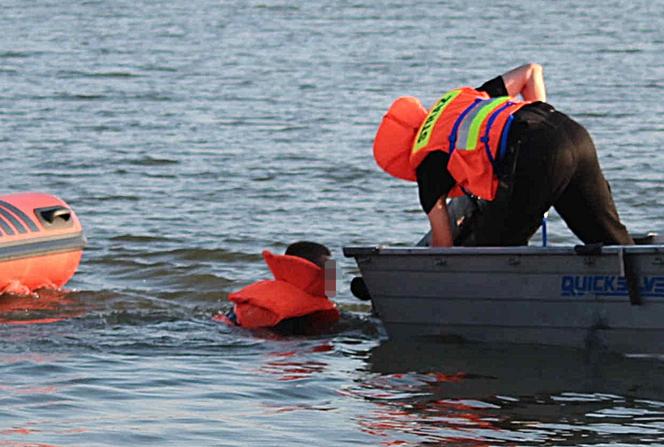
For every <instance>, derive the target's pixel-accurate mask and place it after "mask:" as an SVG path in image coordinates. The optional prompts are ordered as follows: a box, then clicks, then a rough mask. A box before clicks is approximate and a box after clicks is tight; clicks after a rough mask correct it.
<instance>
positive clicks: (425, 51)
mask: <svg viewBox="0 0 664 447" xmlns="http://www.w3.org/2000/svg"><path fill="white" fill-rule="evenodd" d="M0 10H1V11H2V12H1V13H0V30H1V33H0V153H1V154H2V158H3V163H2V165H3V172H5V174H4V175H3V176H1V177H0V193H3V194H4V193H10V192H17V191H30V190H32V191H43V192H49V193H52V194H56V195H58V196H60V197H61V198H63V199H64V200H65V201H67V202H68V203H69V204H70V205H71V206H72V207H73V208H74V209H75V210H76V212H77V213H78V215H79V217H80V219H81V221H82V223H83V225H84V228H85V231H86V235H87V237H88V239H89V244H88V246H87V248H86V250H85V254H84V258H83V261H82V263H81V266H80V269H79V271H78V273H77V274H76V276H75V277H74V279H73V280H72V281H71V282H70V284H69V285H68V287H69V289H71V292H70V293H68V294H66V295H64V296H63V297H62V300H61V302H60V305H59V306H56V307H55V308H53V309H47V310H42V311H39V312H27V311H20V310H19V311H16V312H14V313H13V314H11V315H4V316H3V318H5V319H15V320H19V321H20V320H25V319H29V318H34V317H62V318H64V320H63V321H60V322H56V323H52V324H41V325H25V324H11V325H9V324H5V325H0V377H2V382H1V383H0V446H12V447H14V446H47V445H48V446H71V445H80V446H102V445H103V446H137V445H173V446H185V445H186V446H190V445H196V446H249V445H251V446H264V445H265V446H269V445H279V446H283V445H287V446H297V445H303V446H304V445H306V446H309V445H312V444H314V445H318V446H340V445H370V446H435V445H460V446H485V445H623V446H626V445H648V444H650V445H663V444H664V387H663V384H664V381H663V380H662V378H663V377H664V375H663V372H664V360H662V359H658V358H626V357H620V356H613V355H609V354H606V355H604V354H594V353H587V352H579V351H574V350H565V349H560V348H544V347H538V348H530V347H515V346H448V345H432V344H426V343H416V342H394V341H388V340H387V339H386V337H385V335H384V331H383V329H382V327H381V325H380V322H379V321H375V320H374V319H373V318H372V317H371V314H370V308H369V307H368V306H367V305H366V304H364V303H360V302H358V301H356V300H355V299H354V298H353V297H352V296H351V295H350V293H349V291H348V283H349V281H350V279H351V278H352V276H353V274H354V273H355V271H356V270H355V266H354V264H353V262H352V261H351V260H348V259H344V258H343V257H342V254H341V247H342V246H344V245H366V244H379V243H380V244H410V243H413V242H415V241H417V240H418V239H419V237H420V236H421V234H422V233H423V232H424V231H426V229H427V221H426V217H425V216H424V215H423V213H421V211H420V209H419V204H418V201H417V191H416V188H415V187H414V185H413V184H410V183H407V182H400V181H398V180H396V179H392V178H390V177H389V176H387V175H386V174H384V173H382V172H381V171H380V170H379V169H378V168H377V167H376V166H375V164H374V162H373V159H372V155H371V143H372V139H373V136H374V133H375V129H376V126H377V124H378V123H379V121H380V119H381V116H382V114H383V113H384V111H385V109H386V108H387V106H388V105H389V104H390V102H391V101H392V100H393V99H394V98H395V97H397V96H399V95H404V94H412V95H417V96H419V97H421V98H422V99H423V101H424V102H425V103H426V104H431V102H432V101H434V100H435V99H436V98H437V97H438V96H439V95H440V94H441V93H442V92H443V91H444V90H445V89H448V88H451V87H455V86H458V85H462V84H464V85H466V84H469V85H479V84H481V83H482V82H484V81H485V80H487V79H489V78H492V77H494V76H495V75H497V74H500V73H502V72H504V71H506V70H508V69H510V68H512V67H514V66H516V65H518V64H521V63H523V62H528V61H535V62H539V63H541V64H543V65H544V67H545V76H546V80H547V83H548V92H549V101H550V102H551V103H553V104H554V105H555V106H556V107H558V108H559V109H560V110H562V111H564V112H567V113H568V114H570V115H572V116H573V117H575V118H577V119H578V120H579V121H580V122H581V123H583V124H584V125H585V126H586V127H587V128H588V129H589V130H590V132H591V134H592V135H593V136H594V138H595V140H596V143H597V146H598V151H599V156H600V161H601V164H602V166H603V168H604V171H605V174H606V177H607V178H608V180H609V181H610V182H611V185H612V188H613V191H614V195H615V200H616V203H617V206H618V209H619V211H620V213H621V216H622V218H623V220H624V221H625V223H626V224H627V225H628V226H629V227H630V229H631V230H632V231H639V232H640V231H649V230H658V229H659V230H660V231H661V230H663V229H664V225H662V222H663V221H664V219H663V218H664V211H663V210H664V177H663V176H662V173H661V172H662V167H663V166H664V155H662V152H661V144H662V143H663V142H664V124H663V123H662V116H664V101H662V99H663V97H664V62H663V61H664V59H663V58H662V56H663V55H664V16H663V15H662V13H661V11H662V4H661V3H660V2H657V1H655V2H652V1H645V0H636V1H633V2H618V1H614V0H608V1H606V0H605V1H586V2H577V3H576V4H575V5H572V4H571V3H570V2H550V1H540V0H536V1H529V2H521V3H519V4H518V5H516V4H514V2H506V1H497V2H491V4H490V5H488V4H487V2H480V1H474V0H471V1H458V0H454V1H451V2H445V3H443V2H433V1H422V2H416V3H413V2H400V1H395V0H375V1H372V0H353V1H339V2H329V1H320V0H312V1H304V0H302V1H286V0H284V1H278V0H264V1H254V0H247V1H223V0H222V1H211V0H197V1H193V2H191V1H183V0H170V1H163V0H133V1H125V0H113V1H101V0H99V1H95V0H89V1H83V0H73V1H65V2H62V1H54V0H35V1H30V2H25V1H19V0H0ZM549 232H550V240H551V241H552V242H553V243H556V244H566V243H575V242H576V240H575V239H574V238H573V236H571V234H570V233H569V231H568V230H567V229H566V228H565V226H564V224H563V223H561V221H560V219H559V218H557V217H556V216H555V215H554V216H552V217H551V226H550V229H549ZM299 239H310V240H316V241H320V242H323V243H325V244H327V245H328V246H330V247H331V248H332V249H333V251H334V254H335V256H336V257H337V259H338V260H339V264H340V267H341V271H342V276H341V278H340V281H339V285H338V290H339V292H338V296H337V298H336V300H337V302H338V303H339V305H340V307H341V309H342V311H343V314H344V316H343V321H342V324H341V325H340V326H341V327H340V329H339V331H338V332H337V333H335V334H332V335H329V336H324V337H317V338H276V337H274V336H270V334H267V333H251V332H247V331H243V330H236V329H231V328H229V327H226V326H224V325H221V324H217V323H215V322H213V321H212V320H211V317H212V316H213V315H214V314H215V313H217V312H218V311H219V310H226V309H228V308H229V307H230V306H229V303H228V301H227V299H226V297H227V294H228V293H229V292H231V291H233V290H237V289H238V288H240V287H242V286H244V285H246V284H248V283H250V282H252V281H254V280H256V279H260V278H264V277H267V269H266V267H265V266H264V264H263V262H262V259H261V257H260V251H261V250H262V249H264V248H269V249H271V250H274V251H277V252H281V251H283V249H284V248H285V247H286V245H287V244H288V243H290V242H292V241H295V240H299ZM533 243H537V237H536V238H535V240H534V241H533ZM0 299H6V298H3V297H0Z"/></svg>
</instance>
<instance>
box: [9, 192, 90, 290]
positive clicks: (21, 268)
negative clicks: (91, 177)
mask: <svg viewBox="0 0 664 447" xmlns="http://www.w3.org/2000/svg"><path fill="white" fill-rule="evenodd" d="M85 242H86V241H85V236H84V235H83V229H82V227H81V224H80V222H79V220H78V218H77V216H76V214H75V213H74V211H73V210H72V209H71V208H70V207H69V206H68V205H67V204H66V203H65V202H63V201H62V200H61V199H59V198H58V197H56V196H53V195H49V194H42V193H17V194H9V195H3V196H0V293H14V294H26V293H30V292H33V291H35V290H37V289H42V288H51V289H57V288H61V287H62V286H64V285H65V284H66V283H67V282H68V281H69V280H70V279H71V277H72V276H73V275H74V273H75V272H76V269H77V268H78V265H79V263H80V260H81V256H82V250H83V247H84V246H85Z"/></svg>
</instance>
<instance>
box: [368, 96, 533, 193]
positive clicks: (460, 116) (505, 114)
mask: <svg viewBox="0 0 664 447" xmlns="http://www.w3.org/2000/svg"><path fill="white" fill-rule="evenodd" d="M526 104H528V103H527V102H523V101H516V100H514V99H513V98H511V97H509V96H501V97H497V98H491V97H489V95H488V94H486V93H484V92H480V91H477V90H475V89H472V88H470V87H461V88H458V89H455V90H451V91H449V92H447V93H445V94H444V95H443V96H442V97H441V98H440V99H439V100H438V101H437V102H436V103H435V104H434V105H433V107H432V108H431V109H430V110H429V112H428V113H424V112H423V110H424V108H423V107H422V105H421V103H420V102H419V100H417V98H412V97H402V98H399V99H397V100H396V101H395V102H394V103H393V104H392V106H391V107H390V109H389V110H388V112H387V114H386V115H385V117H384V118H383V121H382V122H381V125H380V127H379V128H378V133H377V134H376V139H375V140H374V157H375V158H376V161H377V162H378V164H379V165H380V166H381V167H382V168H383V169H384V170H385V171H387V172H388V173H389V174H391V175H393V176H395V177H398V178H402V179H406V180H416V175H415V170H416V169H417V167H418V166H419V165H420V163H422V161H423V160H424V158H425V157H426V156H427V155H428V154H430V153H431V152H433V151H443V152H446V153H448V154H449V155H450V159H449V162H448V165H447V170H448V171H449V173H450V174H451V175H452V177H454V179H455V180H456V181H457V184H456V185H455V187H454V188H453V189H452V190H451V191H450V193H449V196H450V197H456V196H460V195H463V194H464V192H468V193H471V194H473V195H475V196H478V197H480V198H482V199H485V200H492V199H494V197H495V195H496V190H497V187H498V178H497V177H496V175H495V172H494V165H495V164H496V163H497V162H499V161H500V160H501V159H502V156H503V155H504V152H505V150H506V146H507V135H508V131H509V126H510V125H511V120H512V117H513V114H514V113H515V112H516V111H517V110H518V109H520V108H521V107H523V106H524V105H526Z"/></svg>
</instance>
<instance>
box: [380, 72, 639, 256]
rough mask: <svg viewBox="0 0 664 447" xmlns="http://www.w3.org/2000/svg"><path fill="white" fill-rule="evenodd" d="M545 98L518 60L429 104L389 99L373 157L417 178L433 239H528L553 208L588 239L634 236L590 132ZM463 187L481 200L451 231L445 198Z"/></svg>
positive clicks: (623, 240) (614, 240)
mask: <svg viewBox="0 0 664 447" xmlns="http://www.w3.org/2000/svg"><path fill="white" fill-rule="evenodd" d="M519 95H520V96H521V97H522V98H523V100H517V99H515V97H516V96H519ZM544 101H546V89H545V86H544V77H543V75H542V67H541V66H540V65H538V64H526V65H522V66H520V67H517V68H515V69H513V70H510V71H508V72H507V73H505V74H503V75H502V76H498V77H496V78H494V79H491V80H490V81H487V82H485V83H484V84H483V85H481V86H480V87H477V88H471V87H462V88H458V89H455V90H451V91H449V92H447V93H445V94H444V95H443V96H442V97H441V98H440V100H438V102H436V103H435V104H434V105H433V107H432V108H431V109H430V110H428V111H427V110H426V109H425V108H424V107H423V106H422V103H421V102H420V101H419V99H417V98H414V97H411V96H409V97H401V98H398V99H397V100H396V101H394V102H393V104H392V106H391V107H390V109H389V110H388V112H387V114H386V115H385V117H384V118H383V120H382V122H381V124H380V127H379V129H378V132H377V134H376V138H375V140H374V156H375V158H376V161H377V163H378V164H379V166H381V168H383V169H384V170H385V171H387V172H388V173H390V174H391V175H393V176H395V177H398V178H401V179H405V180H411V181H417V185H418V189H419V197H420V203H421V205H422V208H423V210H424V212H425V213H426V214H427V216H428V218H429V222H430V225H431V235H432V238H431V239H432V240H431V245H432V246H452V245H476V246H479V245H494V246H508V245H526V244H527V243H528V240H529V239H530V237H531V236H532V235H533V234H534V233H535V231H537V229H538V228H539V226H540V224H541V222H542V216H543V215H544V213H546V212H547V211H548V209H549V208H550V207H552V206H553V207H554V208H555V209H556V211H557V212H558V214H560V216H561V217H562V218H563V220H564V221H565V222H566V223H567V225H568V227H569V228H570V229H571V230H572V232H574V234H576V236H578V237H579V239H581V240H582V241H583V242H585V243H587V244H589V243H603V244H607V245H631V244H633V240H632V238H631V237H630V235H629V234H628V232H627V229H626V228H625V226H624V225H623V224H622V223H621V222H620V218H619V216H618V211H617V210H616V207H615V205H614V202H613V198H612V196H611V190H610V188H609V184H608V183H607V181H606V180H605V178H604V175H603V174H602V171H601V169H600V166H599V163H598V160H597V153H596V150H595V145H594V144H593V141H592V139H591V137H590V135H589V134H588V132H587V131H586V129H585V128H584V127H583V126H581V125H580V124H578V123H577V122H576V121H574V120H572V119H571V118H570V117H568V116H567V115H565V114H563V113H561V112H558V111H556V110H555V109H554V108H553V107H552V106H551V105H549V104H547V103H546V102H544ZM464 195H466V196H469V197H473V198H475V199H482V202H481V204H482V206H483V211H482V212H480V213H477V214H476V216H475V218H474V222H472V223H471V225H469V226H470V227H472V228H471V231H466V232H460V233H459V234H460V235H462V236H463V237H458V238H456V239H455V237H453V234H452V231H451V230H452V225H451V223H450V213H449V211H448V205H447V203H446V199H447V198H448V197H463V196H464ZM477 216H479V217H477Z"/></svg>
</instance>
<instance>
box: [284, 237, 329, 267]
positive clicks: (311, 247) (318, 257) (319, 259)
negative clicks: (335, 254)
mask: <svg viewBox="0 0 664 447" xmlns="http://www.w3.org/2000/svg"><path fill="white" fill-rule="evenodd" d="M286 254H287V255H290V256H297V257H299V258H304V259H306V260H307V261H311V262H313V263H314V264H316V265H317V266H319V267H321V268H322V267H323V266H324V264H325V262H324V259H323V257H324V256H330V255H331V253H330V250H329V249H328V248H327V247H326V246H325V245H322V244H318V243H316V242H309V241H299V242H293V243H292V244H290V245H289V246H288V248H287V249H286Z"/></svg>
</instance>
